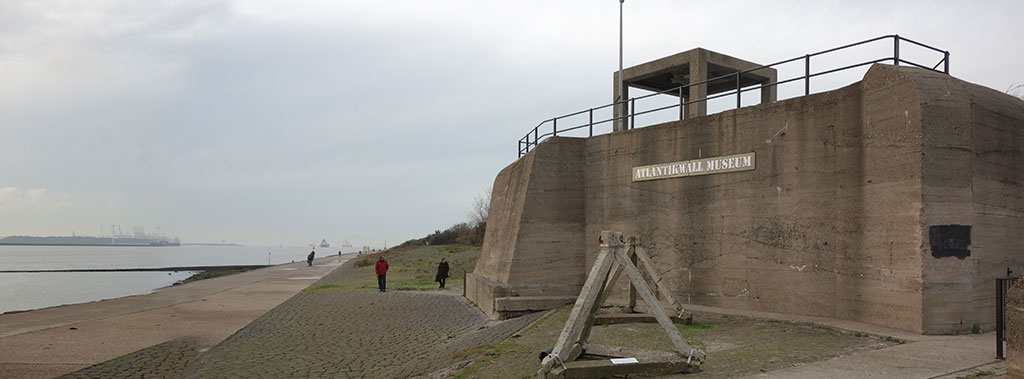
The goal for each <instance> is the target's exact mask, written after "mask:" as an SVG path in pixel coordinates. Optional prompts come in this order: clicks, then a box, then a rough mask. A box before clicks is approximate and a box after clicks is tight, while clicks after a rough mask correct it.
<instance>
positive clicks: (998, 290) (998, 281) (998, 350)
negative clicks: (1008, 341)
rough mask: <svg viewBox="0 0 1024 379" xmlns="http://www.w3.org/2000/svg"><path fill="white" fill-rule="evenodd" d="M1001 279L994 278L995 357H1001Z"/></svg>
mask: <svg viewBox="0 0 1024 379" xmlns="http://www.w3.org/2000/svg"><path fill="white" fill-rule="evenodd" d="M1004 296H1005V294H1004V293H1003V280H1002V279H999V278H997V279H996V359H1003V317H1004V314H1003V302H1004V301H1006V300H1005V299H1004Z"/></svg>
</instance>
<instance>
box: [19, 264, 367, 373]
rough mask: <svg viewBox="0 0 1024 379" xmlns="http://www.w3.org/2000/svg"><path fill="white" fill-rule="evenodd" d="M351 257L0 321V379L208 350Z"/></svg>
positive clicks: (253, 272)
mask: <svg viewBox="0 0 1024 379" xmlns="http://www.w3.org/2000/svg"><path fill="white" fill-rule="evenodd" d="M344 259H347V256H346V257H337V256H335V257H328V258H322V259H319V260H317V261H316V262H315V264H314V265H313V266H312V267H307V266H306V264H305V262H302V263H293V264H287V265H281V266H274V267H269V268H265V269H259V270H253V271H249V272H245V273H242V274H238V275H232V276H227V277H221V278H215V279H208V280H202V281H198V282H194V283H189V284H185V285H181V286H174V287H169V288H165V289H162V290H159V291H157V292H155V293H152V294H148V295H141V296H131V297H126V298H121V299H113V300H105V301H99V302H93V303H86V304H77V305H69V306H61V307H54V308H47V309H41V310H37V311H31V312H24V313H15V314H5V315H0V377H2V378H44V377H54V376H59V375H63V374H67V373H70V372H74V371H76V370H80V369H82V368H85V367H89V366H91V365H94V364H97V363H100V362H105V361H107V360H110V359H113V358H116V357H119V356H122V355H125V354H128V353H131V352H134V351H137V350H139V349H143V348H146V347H149V346H153V345H156V344H160V343H163V342H167V341H170V340H174V339H179V338H194V339H195V340H197V341H198V343H199V348H200V349H204V348H209V347H212V346H214V345H216V344H217V343H219V342H220V341H223V340H224V339H225V338H227V337H228V336H230V335H232V334H233V333H235V332H236V331H238V330H239V329H241V328H242V327H244V326H245V325H248V324H249V323H250V322H252V321H253V320H255V319H256V318H257V317H259V316H260V315H262V314H264V313H266V312H267V311H269V310H271V309H273V308H274V307H276V306H277V305H278V304H281V303H282V302H284V301H285V300H288V299H289V298H291V297H292V296H294V295H295V294H296V293H298V292H299V291H301V290H302V289H303V288H306V287H307V286H309V285H310V284H312V283H313V282H315V281H316V280H317V279H319V278H320V277H322V276H324V275H326V274H327V273H329V272H330V271H332V270H333V269H335V268H337V267H338V266H339V265H340V263H341V262H343V260H344Z"/></svg>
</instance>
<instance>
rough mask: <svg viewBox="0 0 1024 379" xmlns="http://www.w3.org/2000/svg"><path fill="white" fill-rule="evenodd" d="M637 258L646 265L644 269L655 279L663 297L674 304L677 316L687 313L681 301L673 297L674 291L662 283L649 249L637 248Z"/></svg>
mask: <svg viewBox="0 0 1024 379" xmlns="http://www.w3.org/2000/svg"><path fill="white" fill-rule="evenodd" d="M636 256H637V257H639V258H640V262H642V263H643V264H644V267H645V268H646V269H647V273H648V274H649V275H650V276H651V279H654V284H655V286H657V289H658V292H660V293H661V295H662V296H664V297H666V298H668V301H669V303H670V304H672V307H673V308H675V310H676V314H679V315H681V314H683V313H684V312H686V310H685V309H683V305H682V304H680V303H679V301H677V300H676V297H675V296H673V295H672V291H671V290H670V289H669V288H668V284H665V283H662V282H661V275H658V271H657V270H655V269H654V262H652V261H651V258H650V257H649V256H648V255H647V249H644V248H643V247H637V248H636Z"/></svg>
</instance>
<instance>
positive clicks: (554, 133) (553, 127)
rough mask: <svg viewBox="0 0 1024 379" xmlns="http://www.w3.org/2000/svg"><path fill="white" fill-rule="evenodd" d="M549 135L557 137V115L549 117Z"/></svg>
mask: <svg viewBox="0 0 1024 379" xmlns="http://www.w3.org/2000/svg"><path fill="white" fill-rule="evenodd" d="M551 136H552V137H558V117H555V118H553V119H551Z"/></svg>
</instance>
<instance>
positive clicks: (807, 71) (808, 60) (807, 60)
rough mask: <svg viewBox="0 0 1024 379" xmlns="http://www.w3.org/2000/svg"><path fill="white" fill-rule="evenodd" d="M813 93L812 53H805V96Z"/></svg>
mask: <svg viewBox="0 0 1024 379" xmlns="http://www.w3.org/2000/svg"><path fill="white" fill-rule="evenodd" d="M810 94H811V55H810V54H808V55H804V96H807V95H810Z"/></svg>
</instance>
